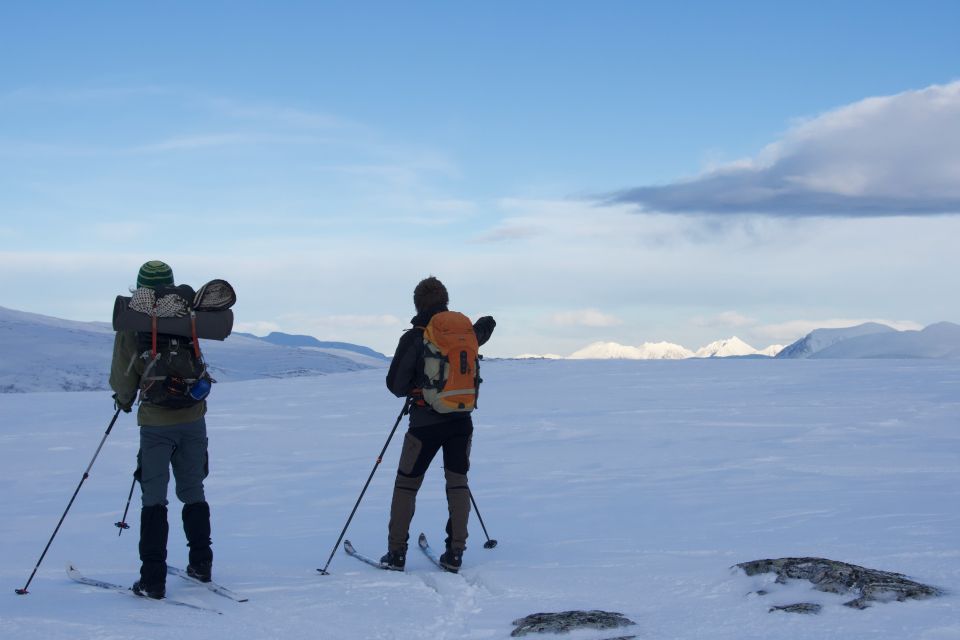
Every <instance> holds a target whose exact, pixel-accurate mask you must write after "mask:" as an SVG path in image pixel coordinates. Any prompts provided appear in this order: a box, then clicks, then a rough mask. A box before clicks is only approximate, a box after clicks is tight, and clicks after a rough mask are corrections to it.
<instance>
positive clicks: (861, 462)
mask: <svg viewBox="0 0 960 640" xmlns="http://www.w3.org/2000/svg"><path fill="white" fill-rule="evenodd" d="M484 378H485V380H486V382H485V384H484V388H483V393H482V395H481V401H480V402H481V408H480V410H479V411H478V412H477V414H476V416H475V419H476V432H475V436H474V445H473V451H474V453H473V468H472V469H471V473H470V478H471V486H472V488H473V491H474V494H475V497H476V500H477V503H478V506H479V507H480V509H481V513H482V514H483V517H484V521H485V522H486V524H487V527H488V529H489V532H490V534H491V537H494V538H497V539H498V540H499V545H498V546H497V548H495V549H492V550H487V549H484V548H483V542H484V536H483V531H482V529H481V528H480V525H479V522H478V521H477V520H476V518H475V517H472V518H471V537H470V540H469V543H468V545H469V549H468V551H467V553H466V554H465V556H464V568H463V570H462V571H461V573H460V574H459V575H453V574H447V573H444V572H441V571H439V570H437V569H436V568H435V567H434V566H433V565H432V564H430V562H429V560H427V558H425V557H423V555H422V554H421V553H420V551H419V549H417V548H416V535H417V534H418V533H419V532H420V531H421V530H423V531H424V532H425V533H426V534H427V536H428V537H429V538H430V539H431V540H433V541H435V542H436V541H440V542H441V546H442V540H443V525H444V523H445V521H446V502H445V498H444V492H443V473H442V469H441V465H440V460H439V459H437V460H435V462H434V466H433V468H431V470H430V471H429V472H428V474H427V478H426V480H425V482H424V485H423V488H422V489H421V492H420V496H419V498H418V504H417V513H416V516H415V517H414V521H413V525H412V527H411V540H412V544H411V548H410V551H409V552H408V559H407V563H408V570H407V571H406V572H404V573H394V572H384V571H380V570H377V569H374V568H372V567H369V566H366V565H364V564H362V563H360V562H358V561H356V560H354V559H352V558H349V557H347V556H346V554H345V553H343V551H342V550H338V551H337V554H336V555H335V556H334V560H333V562H332V563H331V565H330V571H331V573H332V575H330V576H321V575H319V574H318V573H317V572H316V571H315V569H316V567H319V566H323V563H324V562H325V561H326V558H327V556H328V555H329V553H330V549H331V546H332V545H333V543H334V541H335V540H336V538H337V535H338V534H339V532H340V529H341V528H342V526H343V523H344V521H345V520H346V517H347V515H348V514H349V512H350V509H351V507H352V506H353V503H354V501H355V500H356V498H357V495H358V494H359V491H360V489H361V487H362V485H363V482H364V481H365V479H366V477H367V475H368V473H369V471H370V468H371V466H372V465H373V463H374V460H375V457H376V454H377V452H378V451H379V449H380V447H382V445H383V442H384V440H385V438H386V435H387V433H388V432H389V429H390V426H391V425H392V424H393V420H394V419H395V418H396V414H397V412H398V411H399V408H400V407H399V404H398V403H399V401H397V400H395V399H393V398H392V397H391V396H390V395H389V394H388V393H387V392H386V391H385V390H384V389H383V388H382V386H383V372H382V370H374V371H360V372H351V373H343V374H338V375H329V376H322V377H316V378H298V379H289V380H269V381H250V382H236V383H225V384H221V385H217V387H216V388H215V395H214V396H212V397H211V410H210V413H209V414H208V429H209V436H210V455H211V476H210V478H209V479H208V481H207V490H208V499H209V501H210V503H211V509H212V513H213V540H214V553H215V564H214V572H215V579H216V580H217V581H218V582H220V583H222V584H223V585H224V586H226V587H228V588H230V589H232V590H234V591H236V592H238V593H240V594H242V595H244V596H247V597H249V598H250V602H247V603H242V604H240V603H233V602H230V601H228V600H226V599H224V598H220V597H218V596H216V595H214V594H212V593H209V592H208V591H207V590H206V589H204V588H203V587H199V586H197V585H192V584H189V583H187V582H185V581H183V580H178V579H175V578H170V579H169V580H168V583H167V587H168V590H169V593H170V595H171V597H176V598H178V599H182V600H184V601H187V602H192V603H195V604H200V605H204V606H208V607H214V608H217V609H219V610H221V611H223V615H222V616H217V615H214V614H210V613H204V612H197V611H190V610H185V609H182V608H178V607H167V606H162V605H157V603H152V602H146V601H144V602H141V601H138V600H136V599H133V598H124V597H119V596H118V595H117V594H114V593H109V592H104V591H102V590H99V589H95V588H87V587H83V586H81V585H77V584H74V583H73V582H71V581H70V580H69V578H67V576H66V575H65V573H64V570H63V566H64V564H65V563H66V561H67V560H74V561H76V562H77V564H78V566H80V567H82V568H83V571H84V573H85V574H86V575H88V576H89V577H91V578H98V579H103V580H107V581H111V582H116V583H119V584H124V585H126V584H130V583H132V582H133V580H134V579H135V578H136V571H137V567H138V562H137V551H136V546H137V527H138V520H139V519H138V517H137V516H136V508H137V506H138V505H137V503H136V495H135V502H134V504H133V505H132V506H131V515H130V516H128V521H129V522H130V523H131V525H132V526H131V529H130V530H129V531H126V532H124V533H123V534H122V535H121V536H119V537H118V536H117V532H118V530H117V529H116V528H115V527H113V522H115V521H117V520H119V519H120V515H121V513H122V510H123V503H124V502H125V500H126V492H127V491H128V490H129V486H130V474H131V472H132V471H133V466H134V457H135V454H136V448H137V431H136V426H135V424H134V420H133V418H132V416H121V419H120V421H118V424H117V426H116V427H115V428H114V432H113V433H112V434H111V436H110V438H109V439H108V441H107V444H106V445H105V447H104V449H103V451H102V452H101V453H100V457H99V458H98V460H97V462H96V465H95V466H94V468H93V470H92V472H91V476H90V478H89V479H88V480H86V482H85V483H84V485H83V488H82V489H81V492H80V494H79V496H78V498H77V500H76V502H75V503H74V505H73V508H72V510H71V512H70V514H69V515H68V517H67V519H66V521H65V523H64V525H63V527H62V529H61V531H60V533H59V534H58V536H57V539H56V540H55V541H54V543H53V545H52V546H51V549H50V552H49V553H48V555H47V558H46V559H45V561H44V564H43V566H42V567H41V569H40V571H39V572H38V573H37V577H36V578H35V579H34V581H33V583H32V585H31V587H30V591H31V593H30V595H27V596H18V595H15V594H14V593H13V589H14V588H15V587H20V586H22V585H23V582H24V581H25V580H26V578H27V577H28V576H29V573H30V571H31V569H32V568H33V566H34V564H35V563H36V560H37V558H38V556H39V554H40V552H41V551H42V549H43V545H44V544H45V543H46V540H47V539H48V537H49V535H50V533H51V532H52V530H53V527H54V526H55V525H56V522H57V520H58V519H59V516H60V514H61V513H62V512H63V509H64V507H65V506H66V503H67V501H68V500H69V497H70V495H71V493H72V491H73V489H74V488H75V487H76V484H77V482H79V480H80V477H81V475H82V472H83V469H84V468H85V466H86V465H87V463H88V462H89V460H90V457H91V456H92V455H93V451H94V450H95V448H96V445H97V443H98V442H99V439H100V438H101V437H102V435H103V431H104V429H105V428H106V424H107V422H108V421H109V418H110V416H111V415H112V401H111V400H110V397H109V394H108V393H104V392H99V393H97V392H74V393H35V394H16V395H10V394H7V395H0V415H2V416H3V422H2V424H3V433H2V434H0V496H2V497H0V500H2V504H0V506H2V513H3V514H4V518H2V519H0V541H2V545H0V547H2V549H0V579H2V580H3V581H5V583H6V584H7V585H8V587H9V588H8V590H7V591H6V594H3V592H0V637H2V638H4V639H5V638H18V639H32V638H37V639H41V638H42V639H44V640H48V639H49V640H61V639H62V640H66V639H70V640H77V639H78V638H97V639H113V638H116V639H120V638H122V639H124V640H126V639H128V638H131V637H149V638H151V639H154V638H156V639H168V638H169V639H176V640H195V639H196V640H201V639H202V640H209V639H210V638H232V639H233V640H241V639H246V638H251V639H252V638H257V639H260V638H267V639H271V638H277V639H279V638H283V639H284V640H287V639H289V638H301V637H306V638H314V637H315V638H378V639H391V640H406V639H419V638H429V639H433V638H439V639H445V638H450V639H454V638H458V639H459V638H464V639H477V640H479V639H486V638H508V637H509V634H510V631H511V630H512V629H513V627H512V625H511V621H512V620H514V619H516V618H519V617H522V616H525V615H528V614H531V613H535V612H540V611H561V610H567V609H594V608H598V609H605V610H609V611H619V612H622V613H624V614H625V615H627V616H628V617H629V618H631V619H633V620H634V621H636V622H637V626H635V627H630V628H626V629H621V630H612V631H606V632H599V631H579V632H575V633H572V634H569V635H567V636H564V637H565V638H570V639H571V640H601V639H603V638H611V637H615V636H618V635H636V636H637V637H638V638H651V639H652V638H690V639H699V638H704V639H706V638H709V639H710V640H725V639H734V638H737V639H741V638H758V639H759V638H764V639H767V638H772V637H776V638H786V639H788V640H790V639H794V638H811V639H812V638H818V639H819V638H840V637H843V638H897V639H899V638H919V639H922V640H944V639H954V640H956V639H958V638H960V625H958V624H957V620H958V619H960V606H958V601H957V595H956V594H958V593H960V546H958V545H960V542H958V541H960V509H958V506H960V482H958V480H960V433H958V431H957V426H958V425H957V416H958V415H960V394H958V388H960V387H958V383H960V363H950V362H924V361H868V362H864V361H812V360H811V361H789V360H787V361H775V360H770V361H766V360H752V361H751V360H742V361H683V362H591V361H581V362H569V361H529V362H520V361H501V362H490V363H488V364H487V365H486V367H485V371H484ZM401 434H402V431H401V432H398V434H397V436H395V441H394V442H393V443H392V444H391V447H390V449H389V451H388V453H387V455H386V456H385V458H384V461H383V464H382V465H381V466H380V468H379V469H378V471H377V475H376V476H375V478H374V480H373V482H372V483H371V486H370V488H369V490H368V491H367V494H366V496H365V497H364V500H363V503H362V505H361V507H360V509H359V510H358V512H357V515H356V517H355V518H354V521H353V523H352V525H351V527H350V530H349V532H348V536H347V537H349V538H350V539H351V540H352V541H353V542H354V543H355V544H356V546H357V549H358V550H359V551H360V552H361V553H365V554H367V555H370V556H372V557H379V555H380V554H381V553H383V551H384V548H385V543H386V540H385V538H386V525H387V517H388V511H389V500H390V492H391V489H392V484H393V478H394V474H395V470H396V464H397V457H398V455H399V450H400V447H399V440H400V436H401ZM170 499H171V505H170V514H171V515H170V522H171V529H170V544H169V553H170V562H171V563H172V564H177V565H181V566H182V565H185V564H186V551H187V550H186V548H185V544H184V540H183V533H182V531H181V530H180V527H179V511H180V505H179V503H177V502H176V499H175V497H174V494H173V490H172V488H171V490H170ZM791 555H794V556H795V555H815V556H824V557H830V558H834V559H837V560H843V561H847V562H852V563H855V564H860V565H864V566H868V567H872V568H876V569H883V570H889V571H897V572H901V573H905V574H907V575H908V576H910V577H911V578H914V579H917V580H920V581H923V582H927V583H929V584H933V585H936V586H938V587H941V588H944V589H945V590H947V592H948V594H947V595H946V596H945V597H942V598H938V599H933V600H927V601H922V602H904V603H891V604H884V605H877V606H874V607H872V608H870V609H868V610H866V611H853V610H850V609H847V608H845V607H843V606H841V603H842V602H844V601H846V600H847V599H849V598H846V597H844V596H839V595H833V594H824V593H819V592H815V591H813V590H811V589H810V588H809V585H807V584H806V583H791V584H789V585H773V584H772V577H771V576H754V577H750V578H748V577H746V576H744V575H742V574H740V573H739V572H736V571H733V570H731V568H730V567H731V566H732V565H734V564H736V563H738V562H743V561H746V560H754V559H758V558H764V557H781V556H791ZM759 588H770V589H771V594H770V595H768V596H766V597H758V596H749V595H748V594H749V593H751V592H753V591H756V590H757V589H759ZM798 601H809V602H818V603H820V604H822V605H823V606H824V609H823V612H822V613H821V614H820V615H817V616H799V615H793V614H784V613H774V614H770V613H767V609H768V608H769V607H770V606H771V605H774V604H790V603H792V602H798ZM531 637H536V636H531Z"/></svg>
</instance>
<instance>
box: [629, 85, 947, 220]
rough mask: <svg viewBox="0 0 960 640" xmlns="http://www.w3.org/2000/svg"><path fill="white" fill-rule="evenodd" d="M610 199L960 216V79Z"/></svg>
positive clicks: (877, 100) (706, 210)
mask: <svg viewBox="0 0 960 640" xmlns="http://www.w3.org/2000/svg"><path fill="white" fill-rule="evenodd" d="M611 201H612V202H615V203H632V204H636V205H639V206H640V207H642V208H643V210H644V211H650V212H662V213H697V214H737V213H760V214H769V215H781V216H844V217H847V216H849V217H865V216H892V215H931V214H943V213H960V81H957V82H952V83H950V84H945V85H934V86H931V87H928V88H926V89H921V90H917V91H906V92H903V93H899V94H896V95H892V96H882V97H873V98H867V99H865V100H861V101H859V102H855V103H853V104H850V105H847V106H844V107H841V108H839V109H836V110H833V111H830V112H827V113H825V114H822V115H819V116H817V117H814V118H811V119H809V120H806V121H802V122H799V123H798V124H796V125H795V126H794V127H793V128H792V129H790V130H789V131H788V132H787V133H786V134H785V135H784V136H783V138H782V139H780V140H778V141H776V142H774V143H772V144H770V145H768V146H767V147H766V148H765V149H763V150H762V151H761V152H760V153H759V154H758V155H757V156H756V157H755V158H750V159H745V160H738V161H736V162H732V163H728V164H725V165H722V166H720V167H716V168H713V169H711V170H709V171H707V172H706V173H704V174H702V175H700V176H698V177H696V178H694V179H691V180H685V181H679V182H675V183H673V184H667V185H663V186H645V187H639V188H635V189H629V190H626V191H623V192H621V193H619V194H616V195H614V196H613V197H612V199H611Z"/></svg>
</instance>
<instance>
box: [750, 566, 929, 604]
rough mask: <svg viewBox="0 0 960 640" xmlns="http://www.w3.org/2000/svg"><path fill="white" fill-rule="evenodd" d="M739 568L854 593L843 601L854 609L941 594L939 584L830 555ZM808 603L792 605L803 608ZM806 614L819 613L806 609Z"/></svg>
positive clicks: (818, 587)
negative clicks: (841, 560) (913, 578)
mask: <svg viewBox="0 0 960 640" xmlns="http://www.w3.org/2000/svg"><path fill="white" fill-rule="evenodd" d="M737 567H739V568H741V569H743V571H744V572H745V573H746V574H747V575H748V576H753V575H757V574H761V573H775V574H777V579H776V582H777V583H779V584H785V583H786V582H787V580H791V579H792V580H809V581H810V582H811V583H813V588H814V589H817V590H818V591H824V592H826V593H838V594H847V593H850V594H854V595H856V597H855V598H854V599H853V600H850V601H849V602H844V603H843V604H844V605H845V606H848V607H852V608H854V609H866V608H867V607H869V606H870V604H871V603H872V602H891V601H893V600H896V601H899V602H903V601H904V600H922V599H924V598H932V597H934V596H938V595H941V591H940V590H939V589H937V588H936V587H931V586H929V585H926V584H921V583H919V582H914V581H913V580H910V579H908V578H907V577H906V576H904V575H903V574H900V573H892V572H889V571H877V570H876V569H867V568H866V567H859V566H857V565H855V564H847V563H846V562H838V561H836V560H828V559H826V558H778V559H776V560H753V561H752V562H741V563H740V564H738V565H737ZM805 604H810V603H800V604H797V605H788V608H789V607H802V606H803V605H805ZM774 610H781V611H786V610H787V608H784V607H774V608H773V609H771V611H774ZM803 613H815V612H811V611H804V612H803Z"/></svg>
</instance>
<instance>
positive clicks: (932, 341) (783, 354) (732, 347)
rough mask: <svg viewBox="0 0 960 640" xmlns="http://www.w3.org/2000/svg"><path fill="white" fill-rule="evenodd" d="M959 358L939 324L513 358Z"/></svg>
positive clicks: (959, 336) (608, 345) (598, 347)
mask: <svg viewBox="0 0 960 640" xmlns="http://www.w3.org/2000/svg"><path fill="white" fill-rule="evenodd" d="M773 357H776V358H779V359H782V360H786V359H804V358H818V359H826V358H904V359H906V358H960V325H958V324H955V323H953V322H938V323H936V324H931V325H930V326H928V327H926V328H925V329H922V330H919V331H912V330H911V331H898V330H896V329H894V328H893V327H889V326H887V325H885V324H881V323H878V322H865V323H863V324H859V325H856V326H854V327H843V328H838V329H815V330H814V331H811V332H810V333H808V334H807V335H805V336H804V337H802V338H800V339H799V340H797V341H796V342H793V343H791V344H789V345H787V346H786V347H783V346H781V345H777V344H774V345H770V346H769V347H767V348H765V349H755V348H753V347H752V346H750V345H749V344H747V343H746V342H744V341H743V340H741V339H740V338H738V337H736V336H733V337H730V338H726V339H723V340H717V341H715V342H711V343H710V344H708V345H706V346H704V347H701V348H699V349H697V350H696V351H691V350H690V349H687V348H686V347H684V346H682V345H679V344H674V343H671V342H644V343H643V344H642V345H640V346H638V347H633V346H629V345H623V344H619V343H616V342H593V343H591V344H589V345H587V346H586V347H584V348H583V349H580V350H578V351H575V352H573V353H572V354H570V355H569V356H565V357H564V356H558V355H554V354H549V355H536V354H525V355H523V356H517V358H522V359H525V358H547V359H560V360H584V359H592V360H680V359H686V358H773Z"/></svg>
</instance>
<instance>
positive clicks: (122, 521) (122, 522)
mask: <svg viewBox="0 0 960 640" xmlns="http://www.w3.org/2000/svg"><path fill="white" fill-rule="evenodd" d="M135 486H137V474H136V473H134V474H133V482H131V483H130V495H128V496H127V506H126V507H124V509H123V517H122V518H120V522H114V523H113V526H115V527H116V528H118V529H120V533H118V534H117V536H120V535H121V534H123V530H124V529H129V528H130V525H128V524H127V512H128V511H129V510H130V500H131V499H132V498H133V488H134V487H135Z"/></svg>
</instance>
